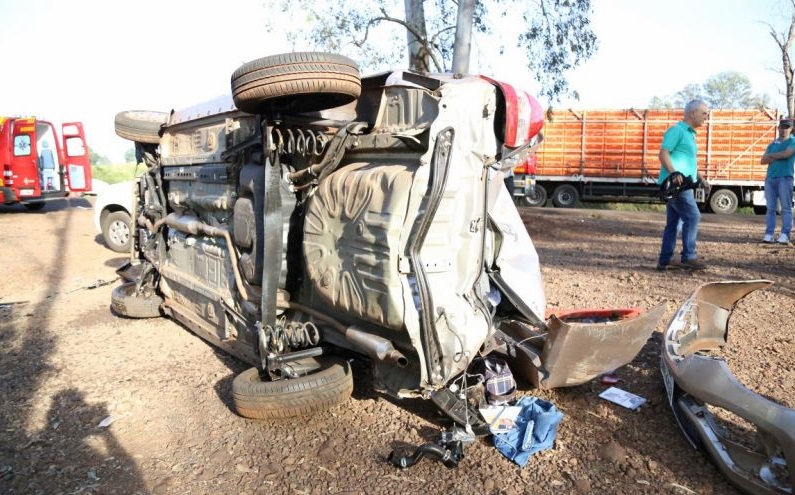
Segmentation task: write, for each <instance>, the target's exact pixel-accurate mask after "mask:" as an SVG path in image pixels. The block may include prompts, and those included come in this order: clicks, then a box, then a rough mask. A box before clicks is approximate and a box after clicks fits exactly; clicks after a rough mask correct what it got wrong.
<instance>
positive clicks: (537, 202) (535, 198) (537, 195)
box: [519, 184, 547, 208]
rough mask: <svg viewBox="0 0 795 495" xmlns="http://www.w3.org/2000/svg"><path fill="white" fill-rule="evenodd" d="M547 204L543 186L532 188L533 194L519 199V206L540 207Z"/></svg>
mask: <svg viewBox="0 0 795 495" xmlns="http://www.w3.org/2000/svg"><path fill="white" fill-rule="evenodd" d="M545 204H547V190H546V189H544V186H541V185H539V184H536V185H535V187H534V188H533V194H528V195H524V196H520V197H519V206H531V207H535V208H538V207H541V206H544V205H545Z"/></svg>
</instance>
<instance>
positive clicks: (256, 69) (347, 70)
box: [231, 52, 362, 114]
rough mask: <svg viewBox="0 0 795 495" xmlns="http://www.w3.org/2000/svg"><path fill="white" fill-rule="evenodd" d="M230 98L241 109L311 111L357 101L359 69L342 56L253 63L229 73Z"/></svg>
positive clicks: (297, 55) (304, 55) (300, 55)
mask: <svg viewBox="0 0 795 495" xmlns="http://www.w3.org/2000/svg"><path fill="white" fill-rule="evenodd" d="M231 83H232V99H233V100H234V102H235V105H236V106H237V108H239V109H240V110H242V111H244V112H247V113H251V114H261V113H266V112H268V111H273V110H279V111H288V112H297V113H301V112H312V111H316V110H325V109H328V108H335V107H338V106H341V105H345V104H346V103H350V102H352V101H353V100H355V99H357V98H358V97H359V95H360V94H361V90H362V81H361V76H360V74H359V67H358V65H357V64H356V62H354V61H353V60H351V59H349V58H348V57H345V56H343V55H337V54H333V53H322V52H292V53H284V54H280V55H271V56H269V57H263V58H260V59H257V60H252V61H251V62H247V63H245V64H243V65H242V66H240V67H239V68H238V69H237V70H236V71H235V72H234V73H233V74H232V81H231Z"/></svg>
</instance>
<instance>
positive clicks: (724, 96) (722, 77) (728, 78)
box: [649, 71, 770, 109]
mask: <svg viewBox="0 0 795 495" xmlns="http://www.w3.org/2000/svg"><path fill="white" fill-rule="evenodd" d="M694 99H700V100H704V101H705V102H706V103H707V104H708V105H709V106H710V108H723V109H730V108H761V107H768V106H770V97H768V95H766V94H754V93H753V91H752V88H751V81H750V80H749V79H748V76H746V75H745V74H742V73H740V72H736V71H727V72H721V73H720V74H715V75H713V76H710V77H709V78H707V80H706V81H705V82H704V83H703V84H688V85H687V86H685V87H684V88H682V89H681V90H679V91H677V92H676V93H675V94H674V95H672V96H665V97H663V98H660V97H658V96H655V97H654V98H652V99H651V102H650V103H649V107H650V108H682V107H684V106H685V105H686V104H687V102H689V101H690V100H694Z"/></svg>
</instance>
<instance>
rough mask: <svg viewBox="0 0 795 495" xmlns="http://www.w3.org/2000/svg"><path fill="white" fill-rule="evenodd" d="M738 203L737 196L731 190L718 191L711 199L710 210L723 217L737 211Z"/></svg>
mask: <svg viewBox="0 0 795 495" xmlns="http://www.w3.org/2000/svg"><path fill="white" fill-rule="evenodd" d="M738 203H739V201H738V200H737V195H736V194H735V193H734V191H732V190H731V189H718V190H717V191H715V192H714V193H712V195H710V197H709V209H710V210H712V212H713V213H718V214H721V215H730V214H732V213H734V212H735V211H737V205H738Z"/></svg>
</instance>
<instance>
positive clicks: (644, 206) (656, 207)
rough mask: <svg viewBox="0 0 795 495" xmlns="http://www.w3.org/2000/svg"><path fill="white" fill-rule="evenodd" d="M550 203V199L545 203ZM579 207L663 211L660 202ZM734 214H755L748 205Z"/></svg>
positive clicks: (597, 204)
mask: <svg viewBox="0 0 795 495" xmlns="http://www.w3.org/2000/svg"><path fill="white" fill-rule="evenodd" d="M547 204H548V205H549V204H551V201H550V202H548V203H547ZM578 207H579V208H586V209H591V210H614V211H655V212H659V213H665V205H664V204H662V203H592V202H588V201H583V202H580V204H579V206H578ZM734 214H735V215H744V216H755V215H756V213H754V209H753V208H751V207H750V206H744V207H742V208H737V211H735V212H734Z"/></svg>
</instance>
